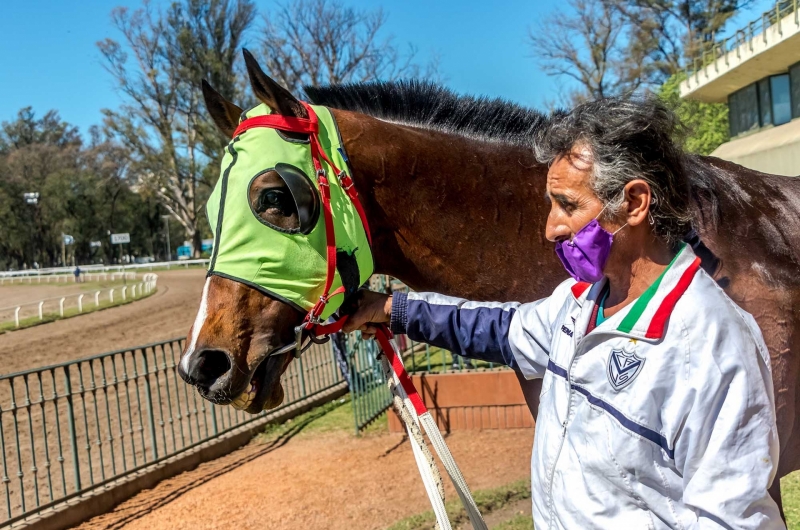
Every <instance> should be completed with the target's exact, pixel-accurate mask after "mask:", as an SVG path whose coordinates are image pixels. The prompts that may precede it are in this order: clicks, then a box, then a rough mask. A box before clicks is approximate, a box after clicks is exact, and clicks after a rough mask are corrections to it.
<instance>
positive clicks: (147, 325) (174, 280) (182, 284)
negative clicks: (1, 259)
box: [0, 268, 205, 374]
mask: <svg viewBox="0 0 800 530" xmlns="http://www.w3.org/2000/svg"><path fill="white" fill-rule="evenodd" d="M157 274H158V292H157V293H156V294H154V295H153V296H150V297H149V298H146V299H144V300H140V301H137V302H133V303H131V304H127V305H124V306H120V307H114V308H110V309H105V310H103V311H98V312H95V313H88V314H86V315H81V316H77V317H72V318H68V319H65V320H59V321H56V322H51V323H49V324H43V325H41V326H34V327H32V328H28V329H23V330H19V331H13V332H10V333H5V334H2V335H0V359H2V362H0V374H8V373H11V372H17V371H20V370H25V369H28V368H38V367H40V366H45V365H49V364H54V363H60V362H64V361H71V360H74V359H80V358H82V357H88V356H90V355H95V354H98V353H104V352H107V351H112V350H119V349H124V348H129V347H133V346H139V345H142V344H147V343H150V342H156V341H160V340H166V339H171V338H176V337H183V336H186V334H187V333H188V332H189V327H190V326H191V325H192V322H193V320H194V316H195V312H196V311H197V307H198V304H199V303H200V295H201V293H202V291H203V281H204V279H205V270H204V269H199V268H197V269H184V270H170V271H160V272H158V273H157ZM64 288H65V286H64V287H56V286H53V287H52V289H54V290H55V289H58V291H55V292H56V293H60V292H64ZM3 289H9V295H11V294H12V292H11V290H13V295H14V296H15V297H18V296H20V291H22V293H23V294H24V293H25V291H23V290H24V289H34V290H37V296H38V295H41V293H40V292H39V291H41V290H42V288H40V287H38V286H31V287H28V286H25V287H23V286H8V287H0V298H2V297H3V292H4V291H3ZM31 292H32V291H31Z"/></svg>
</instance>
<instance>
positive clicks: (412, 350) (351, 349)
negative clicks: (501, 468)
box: [346, 276, 501, 432]
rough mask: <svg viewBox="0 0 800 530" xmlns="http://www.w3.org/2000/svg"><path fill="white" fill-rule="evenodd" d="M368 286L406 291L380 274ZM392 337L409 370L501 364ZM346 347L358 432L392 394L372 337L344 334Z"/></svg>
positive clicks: (487, 367)
mask: <svg viewBox="0 0 800 530" xmlns="http://www.w3.org/2000/svg"><path fill="white" fill-rule="evenodd" d="M371 288H372V289H374V290H378V291H383V292H387V293H388V292H396V291H403V292H408V287H407V286H405V285H404V284H403V283H402V282H400V281H399V280H390V279H388V278H386V277H383V276H380V277H378V278H375V279H374V281H373V282H372V285H371ZM395 341H396V343H397V346H398V348H399V349H400V352H401V354H402V359H403V364H404V365H405V368H406V371H407V372H408V373H409V374H415V373H448V372H461V371H464V370H492V369H497V368H501V366H500V365H497V364H494V363H489V362H485V361H475V360H469V359H465V358H463V357H461V356H460V355H454V354H453V353H452V352H450V351H448V350H445V349H443V348H437V347H434V346H430V345H428V344H423V343H418V342H414V341H412V340H411V339H409V338H408V337H407V336H405V335H398V336H396V337H395ZM346 351H347V358H348V364H349V367H350V393H351V397H352V401H353V415H354V417H355V427H356V432H360V431H362V430H363V429H364V428H366V427H367V426H368V425H369V424H370V423H372V422H373V421H374V420H375V419H377V418H378V417H380V415H381V414H382V413H383V412H385V411H386V410H387V409H388V408H389V407H390V406H391V404H392V396H391V393H390V392H389V388H388V386H387V385H386V381H385V380H384V377H383V373H382V371H381V367H380V362H378V360H377V356H378V353H379V350H378V345H377V343H376V342H375V341H372V340H370V341H364V340H362V339H361V336H360V333H358V332H356V333H354V334H352V335H351V336H350V337H348V338H347V346H346Z"/></svg>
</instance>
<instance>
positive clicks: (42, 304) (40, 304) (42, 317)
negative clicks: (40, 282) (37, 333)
mask: <svg viewBox="0 0 800 530" xmlns="http://www.w3.org/2000/svg"><path fill="white" fill-rule="evenodd" d="M42 306H44V300H42V301H41V302H39V320H44V314H43V311H42Z"/></svg>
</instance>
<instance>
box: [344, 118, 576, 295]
mask: <svg viewBox="0 0 800 530" xmlns="http://www.w3.org/2000/svg"><path fill="white" fill-rule="evenodd" d="M334 114H335V116H336V119H337V122H338V124H339V128H340V132H341V135H342V140H343V143H344V146H345V150H346V151H347V153H348V156H349V158H350V163H351V166H352V170H353V177H354V180H355V183H356V187H357V189H358V192H359V195H360V196H361V198H362V201H363V203H364V208H365V211H366V213H367V218H368V220H369V223H370V229H371V231H372V236H373V249H372V250H373V256H374V260H375V269H376V272H378V273H382V274H389V275H391V276H394V277H396V278H399V279H400V280H402V281H403V282H405V283H406V284H408V285H409V286H410V287H412V288H413V289H416V290H436V291H438V292H442V293H445V294H451V295H457V296H462V297H469V298H476V299H481V298H482V299H493V300H525V299H533V298H535V297H539V296H544V295H546V294H547V293H548V292H549V291H550V290H552V288H553V287H554V285H555V284H557V283H558V281H560V280H561V279H563V277H564V272H563V269H562V268H561V266H560V265H559V263H558V261H557V259H556V258H555V253H554V252H553V248H552V244H551V243H549V242H547V241H546V240H545V239H544V223H545V220H546V217H547V212H546V211H545V209H544V208H545V204H544V200H543V197H544V191H545V173H546V169H545V168H544V167H543V166H542V165H540V164H537V163H536V161H535V160H534V158H533V154H532V151H531V149H530V148H526V147H523V146H519V145H510V144H505V143H500V142H493V141H481V140H476V139H472V138H465V137H462V136H458V135H454V134H448V133H444V132H440V131H433V130H427V129H422V128H415V127H409V126H404V125H397V124H393V123H388V122H384V121H381V120H377V119H375V118H371V117H368V116H364V115H361V114H356V113H352V112H346V111H335V112H334Z"/></svg>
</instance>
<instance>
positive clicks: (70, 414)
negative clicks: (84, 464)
mask: <svg viewBox="0 0 800 530" xmlns="http://www.w3.org/2000/svg"><path fill="white" fill-rule="evenodd" d="M64 385H65V389H66V392H67V423H68V424H69V444H70V448H71V449H72V465H73V466H74V468H75V491H76V492H78V491H80V490H81V467H80V460H79V459H78V437H77V436H75V411H74V410H73V408H72V383H71V382H70V380H69V368H68V367H66V366H65V367H64ZM87 436H88V433H87ZM65 493H66V492H65Z"/></svg>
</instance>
